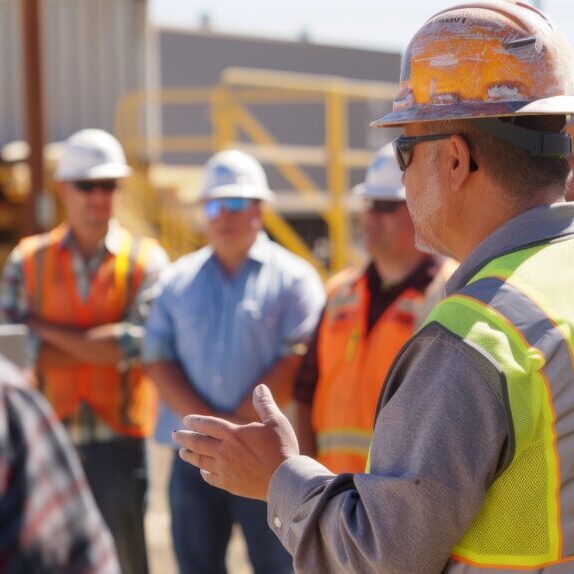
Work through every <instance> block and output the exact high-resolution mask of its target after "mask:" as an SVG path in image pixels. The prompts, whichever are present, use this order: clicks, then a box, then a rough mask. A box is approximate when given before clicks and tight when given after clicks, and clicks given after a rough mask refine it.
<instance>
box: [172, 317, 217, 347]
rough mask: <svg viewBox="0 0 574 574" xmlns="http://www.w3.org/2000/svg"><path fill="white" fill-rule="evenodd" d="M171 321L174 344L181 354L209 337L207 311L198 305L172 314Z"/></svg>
mask: <svg viewBox="0 0 574 574" xmlns="http://www.w3.org/2000/svg"><path fill="white" fill-rule="evenodd" d="M173 322H174V338H175V342H176V346H177V348H178V350H179V352H180V353H183V356H186V355H189V353H190V352H191V350H192V349H194V348H196V347H197V345H198V344H200V343H201V341H205V340H206V339H207V338H208V337H209V325H210V317H209V313H208V312H207V311H206V310H205V309H202V308H201V307H199V306H197V307H193V308H191V309H185V310H184V309H181V310H180V311H179V312H178V313H176V314H175V315H174V317H173Z"/></svg>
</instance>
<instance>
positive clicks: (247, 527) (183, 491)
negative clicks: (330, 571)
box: [169, 452, 292, 574]
mask: <svg viewBox="0 0 574 574" xmlns="http://www.w3.org/2000/svg"><path fill="white" fill-rule="evenodd" d="M169 499H170V505H171V520H172V535H173V543H174V548H175V554H176V557H177V562H178V565H179V571H180V573H181V574H225V573H226V569H225V552H226V549H227V545H228V543H229V538H230V536H231V527H232V525H233V523H234V522H238V523H239V524H240V525H241V529H242V530H243V535H244V536H245V541H246V543H247V549H248V552H249V559H250V561H251V564H252V565H253V570H254V572H255V574H288V573H290V572H292V560H291V556H289V554H288V553H287V551H286V550H285V549H284V548H283V546H282V545H281V543H280V542H279V540H278V539H277V538H276V537H275V535H274V534H273V532H272V531H271V529H270V528H269V526H268V525H267V504H266V503H264V502H262V501H260V500H250V499H248V498H242V497H240V496H235V495H233V494H229V493H228V492H225V491H224V490H220V489H218V488H215V487H213V486H210V485H209V484H207V483H206V482H205V481H204V480H203V479H202V478H201V475H200V473H199V470H198V469H197V468H195V467H194V466H191V465H190V464H187V463H186V462H184V461H182V460H181V459H180V458H179V455H178V454H177V452H175V456H174V462H173V467H172V473H171V480H170V484H169Z"/></svg>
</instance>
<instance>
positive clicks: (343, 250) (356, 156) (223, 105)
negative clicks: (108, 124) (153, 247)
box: [116, 68, 397, 277]
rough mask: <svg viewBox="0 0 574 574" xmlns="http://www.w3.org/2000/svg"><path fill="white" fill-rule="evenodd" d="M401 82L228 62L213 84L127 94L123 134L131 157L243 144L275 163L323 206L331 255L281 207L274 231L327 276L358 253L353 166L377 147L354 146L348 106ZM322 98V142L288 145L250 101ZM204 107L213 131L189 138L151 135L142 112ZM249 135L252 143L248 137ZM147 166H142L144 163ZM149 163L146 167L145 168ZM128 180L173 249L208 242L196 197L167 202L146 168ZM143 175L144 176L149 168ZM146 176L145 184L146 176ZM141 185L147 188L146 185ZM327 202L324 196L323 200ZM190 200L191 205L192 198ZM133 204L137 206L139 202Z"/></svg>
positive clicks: (272, 219) (119, 125) (305, 198)
mask: <svg viewBox="0 0 574 574" xmlns="http://www.w3.org/2000/svg"><path fill="white" fill-rule="evenodd" d="M396 90H397V86H396V84H391V83H379V82H365V81H358V80H348V79H343V78H338V77H332V76H322V75H310V74H298V73H290V72H275V71H267V70H254V69H247V68H229V69H227V70H225V71H224V72H223V73H222V75H221V78H220V83H219V84H218V85H217V86H215V87H212V88H186V89H168V90H162V91H159V92H153V93H149V92H148V93H144V92H138V93H133V94H130V95H129V96H127V97H126V98H124V99H123V100H122V102H121V103H120V105H119V106H118V109H117V113H116V134H117V135H118V137H119V138H120V140H121V141H122V143H123V144H124V146H125V149H126V152H127V154H128V157H129V158H130V161H132V162H135V163H136V167H137V165H138V162H139V161H140V159H141V158H142V157H150V156H151V157H153V154H154V152H159V153H166V152H167V153H169V152H207V153H212V152H215V151H217V150H221V149H225V148H231V147H234V148H238V149H243V150H245V151H247V152H248V153H251V154H252V155H253V156H255V157H256V158H258V159H259V160H260V161H261V162H262V163H264V164H272V165H274V166H275V167H276V168H277V170H278V171H279V173H281V175H282V176H283V177H284V179H285V180H286V181H287V182H288V183H289V185H290V186H292V188H293V190H294V191H295V192H297V193H299V194H301V203H302V204H305V203H307V204H308V205H309V206H323V207H319V208H316V207H311V209H317V214H318V215H319V216H320V217H322V218H323V219H324V221H325V222H326V224H327V228H328V230H329V241H330V246H331V249H330V261H329V265H328V269H327V268H325V267H324V266H323V265H322V263H321V262H320V261H319V260H318V258H317V257H316V256H315V255H314V253H313V252H312V250H311V249H310V248H309V246H308V245H307V244H306V243H305V241H304V240H303V239H302V238H301V237H300V236H299V235H298V234H297V233H296V231H295V230H294V229H293V228H292V227H291V226H290V225H289V223H288V222H287V221H286V220H285V218H284V217H282V215H281V213H280V212H279V211H278V210H274V211H267V212H266V213H265V224H266V227H267V228H268V230H269V231H270V233H271V234H272V235H273V236H274V237H275V238H276V239H277V240H278V241H280V242H281V243H283V244H284V245H286V246H287V247H288V248H289V249H291V250H292V251H294V252H295V253H298V254H300V255H302V256H303V257H305V258H306V259H308V260H309V261H311V262H312V263H313V264H314V265H315V266H316V267H317V269H318V270H319V271H320V273H321V274H322V275H323V276H324V277H326V276H327V274H328V273H329V272H335V271H338V270H340V269H342V268H343V267H344V266H345V265H347V264H348V263H349V262H350V261H352V260H354V259H356V258H357V256H356V253H354V251H353V249H352V247H351V245H350V240H349V235H350V231H349V215H348V210H347V209H346V204H347V202H346V196H347V193H348V189H349V181H350V170H351V169H353V168H366V166H367V165H368V163H369V161H370V159H371V156H372V150H368V149H351V148H349V135H348V126H347V123H348V115H349V104H350V103H352V102H356V101H381V102H387V101H389V100H391V99H392V98H393V97H394V95H395V93H396ZM309 103H314V104H321V105H322V106H323V109H324V118H325V135H324V142H323V144H322V145H314V146H307V145H306V146H292V145H284V144H281V143H280V142H278V141H277V139H276V137H275V136H274V135H273V134H272V133H271V132H270V131H269V129H268V128H267V127H266V126H265V125H263V123H262V122H261V121H260V119H259V118H257V117H256V114H255V113H254V111H253V110H252V109H250V106H253V105H259V106H261V105H268V106H277V105H299V104H309ZM168 105H185V106H201V107H203V109H206V108H207V109H209V114H210V115H209V117H210V119H211V126H212V132H211V133H210V134H201V135H198V134H193V135H189V136H186V137H161V138H154V137H149V136H146V134H145V130H143V129H142V126H145V122H144V121H143V119H142V114H143V113H145V112H144V110H145V109H146V106H156V107H162V108H163V107H164V106H168ZM246 140H247V141H246ZM140 165H141V164H140ZM306 167H321V168H324V169H325V176H326V177H325V181H326V187H327V193H328V201H327V202H325V201H324V198H325V194H326V192H325V191H321V190H320V186H319V185H317V183H316V182H315V181H313V179H312V178H311V177H310V175H309V174H308V173H307V172H306V170H305V168H306ZM142 169H143V168H142ZM142 169H136V173H138V172H139V173H140V177H139V181H138V182H137V184H136V182H135V180H136V179H137V176H136V178H134V181H133V182H131V183H130V184H129V185H128V190H127V194H126V195H130V194H131V195H134V197H136V198H137V199H135V200H134V199H133V198H132V200H131V201H132V202H133V203H134V205H135V204H139V208H137V209H139V211H140V212H141V214H142V216H143V217H147V218H148V219H149V220H150V221H151V222H153V223H154V225H155V226H156V228H157V229H158V232H159V235H160V240H161V241H162V242H164V244H165V245H166V247H167V248H168V249H169V250H170V251H171V252H172V254H176V253H177V254H178V253H179V252H185V251H186V250H190V249H193V248H195V247H197V245H198V244H199V243H200V241H201V233H200V232H197V231H196V230H195V229H190V228H191V227H192V226H194V225H195V226H196V225H197V223H196V222H195V223H194V222H193V218H192V216H191V215H190V209H191V206H190V205H189V201H185V200H181V202H180V204H179V205H178V206H176V207H174V200H173V198H171V199H170V200H169V201H165V200H162V199H161V198H159V197H158V195H157V193H156V190H155V187H156V186H157V185H158V184H157V183H154V182H150V180H149V178H148V177H146V174H145V169H143V171H142ZM142 173H143V177H142V175H141V174H142ZM144 180H145V182H144ZM142 188H145V190H143V189H142ZM322 200H323V201H322ZM186 203H187V205H184V204H186ZM176 204H177V201H176ZM134 209H136V208H135V207H134Z"/></svg>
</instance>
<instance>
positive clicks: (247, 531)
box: [143, 150, 324, 574]
mask: <svg viewBox="0 0 574 574" xmlns="http://www.w3.org/2000/svg"><path fill="white" fill-rule="evenodd" d="M272 198H273V192H271V191H270V190H269V188H268V185H267V179H266V177H265V173H264V171H263V169H262V167H261V166H260V165H259V163H258V162H257V161H256V160H254V159H253V158H252V157H250V156H248V155H247V154H244V153H243V152H239V151H235V150H233V151H226V152H221V153H219V154H216V155H215V156H214V157H213V158H211V160H210V161H209V162H208V163H207V166H206V171H205V183H204V187H203V190H202V193H201V202H202V205H203V209H204V213H205V216H206V220H207V233H208V237H209V240H210V245H209V246H207V247H205V248H203V249H201V250H200V251H198V252H196V253H192V254H190V255H187V256H185V257H182V258H181V259H180V260H179V261H176V262H175V263H174V264H172V265H171V266H170V267H169V268H168V269H167V270H166V272H165V273H164V274H163V276H162V278H161V281H160V289H161V292H160V294H159V296H158V298H157V300H156V302H155V305H154V307H153V309H152V312H151V315H150V317H149V321H148V324H147V334H146V340H145V344H144V352H143V362H144V363H145V365H146V370H147V373H148V374H149V375H150V376H151V377H152V378H153V380H154V381H155V382H156V383H157V386H158V388H159V390H160V393H161V395H162V398H163V401H164V403H165V404H164V405H163V406H162V412H161V413H160V420H159V426H158V430H157V438H158V440H160V441H161V442H165V443H168V444H169V443H171V439H170V435H171V431H172V430H173V429H175V428H179V427H181V418H182V417H183V416H185V415H187V414H189V413H201V414H208V415H219V416H221V415H224V416H226V417H227V418H232V419H235V420H236V421H237V422H247V421H253V420H259V419H258V417H257V415H256V413H255V411H254V410H253V407H252V403H251V393H252V390H253V388H254V387H255V386H256V385H257V384H258V383H259V382H262V381H264V382H265V383H266V384H267V385H269V386H270V387H271V388H272V389H273V393H274V395H275V396H276V397H279V400H280V402H283V403H285V402H287V401H288V400H289V399H290V398H291V390H292V385H293V381H294V378H295V375H296V372H297V370H298V367H299V365H300V360H301V359H300V357H301V353H302V352H304V350H305V343H306V341H307V339H308V338H309V336H310V335H311V334H312V332H313V330H314V328H315V326H316V323H317V320H318V317H319V314H320V311H321V309H322V307H323V304H324V291H323V286H322V284H321V281H320V279H319V276H318V275H317V273H316V272H315V270H314V269H313V268H312V267H311V266H310V265H309V264H308V263H307V262H305V261H303V260H302V259H301V258H299V257H297V256H295V255H293V254H292V253H290V252H289V251H287V250H286V249H284V248H283V247H281V246H279V245H277V244H276V243H274V242H272V241H270V240H269V239H268V237H267V236H266V235H265V233H264V232H263V231H262V230H261V229H262V202H263V201H267V200H271V199H272ZM170 505H171V512H172V533H173V539H174V546H175V551H176V556H177V559H178V562H179V568H180V571H181V572H198V573H207V572H224V571H225V569H224V561H225V549H226V547H227V543H228V540H229V536H230V531H231V526H232V524H233V522H239V523H240V524H241V526H242V529H243V532H244V535H245V538H246V541H247V545H248V548H249V556H250V558H251V561H252V564H253V568H254V571H255V574H260V573H261V574H263V573H265V574H267V573H269V572H273V573H277V574H281V573H283V572H285V573H287V572H290V571H291V559H290V557H289V555H288V554H287V553H286V552H285V551H284V549H283V548H282V547H281V545H280V544H278V542H277V539H276V538H275V537H274V536H273V534H272V533H271V531H270V530H269V528H268V526H267V522H266V506H265V504H264V503H262V502H260V501H252V500H247V499H244V498H240V497H235V496H233V495H231V494H228V493H225V492H223V491H221V490H218V489H214V488H213V487H211V486H209V485H208V484H207V483H205V482H204V481H203V479H202V478H201V476H200V475H199V472H198V471H197V469H195V468H194V467H192V466H190V465H187V464H186V463H184V462H183V461H182V460H181V459H180V458H179V457H178V456H175V457H174V464H173V469H172V476H171V481H170Z"/></svg>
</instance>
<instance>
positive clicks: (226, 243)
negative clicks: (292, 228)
mask: <svg viewBox="0 0 574 574" xmlns="http://www.w3.org/2000/svg"><path fill="white" fill-rule="evenodd" d="M215 201H217V200H215ZM262 219H263V214H262V208H261V205H260V203H259V202H258V201H255V200H248V202H247V204H246V206H245V207H244V208H243V209H241V210H237V211H232V210H230V209H227V208H226V207H225V205H224V204H222V205H221V206H220V208H219V209H218V213H217V215H216V216H215V217H212V218H209V217H207V236H208V239H209V242H210V243H211V244H212V245H213V247H214V249H215V251H216V252H235V251H237V252H241V251H246V250H248V249H249V247H250V246H251V245H252V244H253V242H254V241H255V239H256V237H257V233H258V232H259V230H260V229H261V228H262V226H263V221H262Z"/></svg>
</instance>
